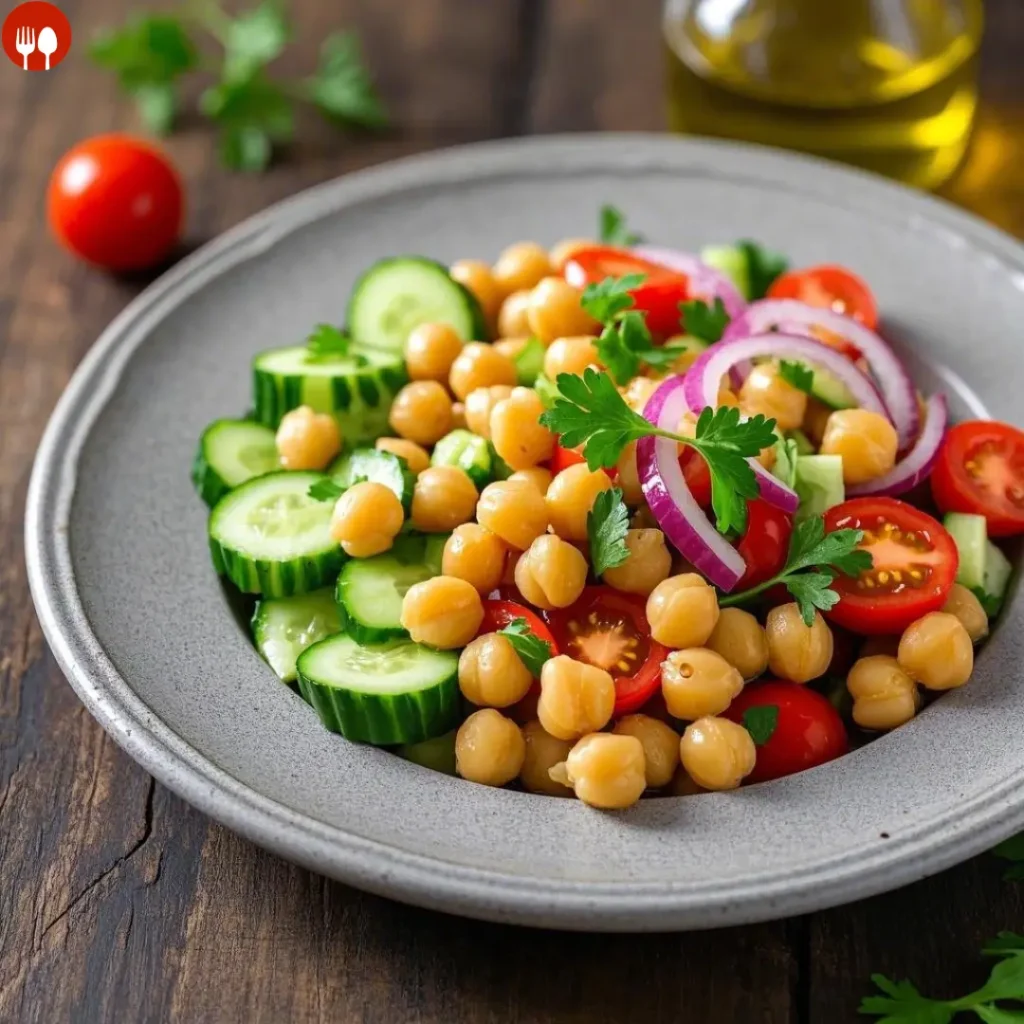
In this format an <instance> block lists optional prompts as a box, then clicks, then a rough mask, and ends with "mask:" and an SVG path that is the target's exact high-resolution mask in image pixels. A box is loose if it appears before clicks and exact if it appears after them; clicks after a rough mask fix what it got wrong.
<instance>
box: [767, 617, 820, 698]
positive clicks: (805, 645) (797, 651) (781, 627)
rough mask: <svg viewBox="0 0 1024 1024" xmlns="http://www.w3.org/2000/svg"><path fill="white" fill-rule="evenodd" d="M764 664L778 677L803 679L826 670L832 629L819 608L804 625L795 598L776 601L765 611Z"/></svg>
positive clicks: (798, 681)
mask: <svg viewBox="0 0 1024 1024" xmlns="http://www.w3.org/2000/svg"><path fill="white" fill-rule="evenodd" d="M765 632H766V633H767V634H768V667H769V668H770V669H771V670H772V672H773V673H774V674H775V675H777V676H778V677H779V678H780V679H789V680H791V681H792V682H794V683H806V682H808V681H809V680H811V679H817V678H818V676H822V675H824V674H825V672H826V671H828V666H829V662H831V661H832V630H830V629H829V628H828V626H827V625H826V624H825V620H824V619H823V618H822V617H821V613H820V612H815V613H814V625H812V626H808V625H807V624H806V623H805V622H804V620H803V618H802V617H801V615H800V609H799V608H798V607H797V605H796V602H794V601H791V602H790V603H789V604H780V605H778V606H777V607H776V608H773V609H772V610H771V611H770V612H769V613H768V619H767V621H766V622H765Z"/></svg>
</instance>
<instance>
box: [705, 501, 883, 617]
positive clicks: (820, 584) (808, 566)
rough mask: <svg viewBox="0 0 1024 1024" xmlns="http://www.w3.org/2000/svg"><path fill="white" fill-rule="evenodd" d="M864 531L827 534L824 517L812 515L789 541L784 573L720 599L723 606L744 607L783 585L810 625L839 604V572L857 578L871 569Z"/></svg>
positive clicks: (799, 524) (838, 531)
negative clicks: (817, 613)
mask: <svg viewBox="0 0 1024 1024" xmlns="http://www.w3.org/2000/svg"><path fill="white" fill-rule="evenodd" d="M863 537H864V532H863V530H836V531H834V532H833V533H828V534H826V533H825V522H824V520H823V519H822V518H821V516H812V517H811V518H809V519H805V520H804V521H803V522H801V523H798V524H797V526H796V528H795V529H794V530H793V536H792V537H791V538H790V542H789V555H788V557H787V558H786V564H785V565H784V566H783V567H782V571H781V572H779V573H778V574H777V575H775V576H772V577H771V579H767V580H765V581H764V582H763V583H759V584H758V585H757V586H756V587H751V588H750V589H749V590H744V591H741V592H740V593H738V594H727V595H725V596H724V597H722V598H720V599H719V602H718V603H719V604H720V605H721V606H722V607H727V606H729V605H734V604H744V603H745V602H747V601H749V600H750V599H751V598H753V597H756V596H757V595H758V594H761V593H763V592H764V591H765V590H768V589H770V588H771V587H774V586H775V585H776V584H779V583H781V584H782V585H783V586H785V587H786V589H787V590H788V591H789V592H790V594H791V595H792V597H793V599H794V600H795V601H796V603H797V605H798V606H799V608H800V615H801V617H802V618H803V620H804V622H805V623H806V624H807V625H808V626H810V625H812V624H813V623H814V613H815V611H823V612H827V611H828V610H829V609H830V608H832V607H834V606H835V604H836V603H837V602H838V601H839V595H838V594H837V593H836V592H835V591H834V590H833V589H832V581H833V580H834V579H835V578H836V576H837V575H838V574H839V573H842V574H843V575H844V576H857V575H858V574H859V573H862V572H865V571H867V570H868V569H870V568H871V554H870V552H868V551H862V550H861V549H860V548H858V546H857V545H858V544H860V542H861V540H862V539H863Z"/></svg>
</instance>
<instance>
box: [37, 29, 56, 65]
mask: <svg viewBox="0 0 1024 1024" xmlns="http://www.w3.org/2000/svg"><path fill="white" fill-rule="evenodd" d="M37 46H38V49H39V52H40V53H42V54H44V55H45V56H46V70H47V71H49V70H50V54H51V53H56V52H57V33H56V32H54V31H53V29H52V28H50V26H49V25H47V26H46V27H45V28H44V29H42V30H41V31H40V33H39V40H38V43H37Z"/></svg>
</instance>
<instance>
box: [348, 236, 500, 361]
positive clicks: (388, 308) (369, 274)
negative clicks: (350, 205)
mask: <svg viewBox="0 0 1024 1024" xmlns="http://www.w3.org/2000/svg"><path fill="white" fill-rule="evenodd" d="M346 321H347V323H348V329H349V331H350V332H351V333H352V337H353V338H355V340H356V341H357V342H358V343H359V345H360V346H363V347H364V348H369V349H375V350H377V351H379V352H388V353H392V354H394V355H397V356H399V357H401V355H402V353H403V352H404V351H405V342H406V339H407V338H408V337H409V334H410V333H411V332H412V331H413V329H414V328H416V327H419V325H420V324H426V323H445V324H448V325H450V326H451V327H452V329H453V330H454V331H455V333H456V334H457V335H458V336H459V337H460V338H462V339H463V341H470V340H473V339H486V338H487V327H486V321H485V320H484V316H483V312H482V310H481V309H480V304H479V303H478V302H477V300H476V298H475V296H474V295H473V293H472V292H470V291H469V290H468V289H467V288H464V287H463V286H462V285H461V284H459V282H458V281H453V280H452V278H451V276H450V275H449V273H448V268H447V267H444V266H442V265H441V264H440V263H437V262H435V261H434V260H430V259H426V258H425V257H422V256H398V257H395V258H393V259H385V260H380V261H379V262H377V263H375V264H374V265H373V266H372V267H370V269H369V270H367V271H366V273H365V274H363V276H362V277H361V278H360V279H359V280H358V281H357V282H356V285H355V288H353V290H352V297H351V298H350V299H349V303H348V311H347V313H346Z"/></svg>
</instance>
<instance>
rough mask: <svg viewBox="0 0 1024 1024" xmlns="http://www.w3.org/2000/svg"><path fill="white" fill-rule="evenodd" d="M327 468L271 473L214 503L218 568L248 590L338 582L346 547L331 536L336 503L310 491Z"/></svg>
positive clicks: (285, 591) (212, 533)
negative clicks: (314, 496)
mask: <svg viewBox="0 0 1024 1024" xmlns="http://www.w3.org/2000/svg"><path fill="white" fill-rule="evenodd" d="M325 479H326V476H325V475H324V474H323V473H307V472H288V471H280V472H277V473H267V474H266V475H265V476H260V477H256V479H255V480H249V481H248V482H247V483H244V484H242V485H241V486H240V487H236V488H235V489H234V490H233V491H230V492H229V493H228V494H226V495H225V496H224V497H223V498H221V500H220V501H218V502H217V504H216V505H215V506H214V508H213V511H212V512H211V513H210V522H209V526H208V533H209V539H210V553H211V555H212V557H213V564H214V567H215V568H216V569H217V571H218V573H220V574H221V575H224V576H227V577H228V579H230V580H231V582H232V583H234V585H235V586H236V587H238V589H239V590H241V591H243V593H246V594H262V595H263V596H264V597H288V596H290V595H292V594H305V593H309V591H311V590H317V589H319V588H320V587H324V586H327V585H328V584H331V583H333V582H334V580H335V578H336V577H337V575H338V572H339V570H340V569H341V567H342V565H343V563H344V562H345V559H346V556H345V553H344V552H343V551H342V550H341V548H340V547H339V546H338V543H337V541H335V540H334V539H333V538H332V537H331V513H332V512H333V510H334V505H333V503H332V502H329V501H317V500H315V499H314V498H311V497H310V496H309V488H310V487H311V486H312V485H313V484H315V483H317V482H318V481H320V480H325Z"/></svg>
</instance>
